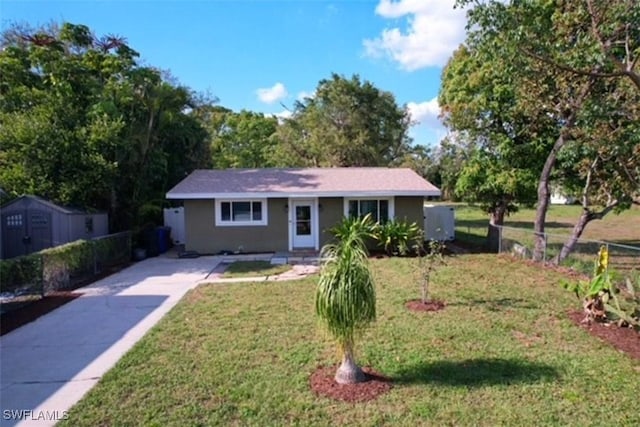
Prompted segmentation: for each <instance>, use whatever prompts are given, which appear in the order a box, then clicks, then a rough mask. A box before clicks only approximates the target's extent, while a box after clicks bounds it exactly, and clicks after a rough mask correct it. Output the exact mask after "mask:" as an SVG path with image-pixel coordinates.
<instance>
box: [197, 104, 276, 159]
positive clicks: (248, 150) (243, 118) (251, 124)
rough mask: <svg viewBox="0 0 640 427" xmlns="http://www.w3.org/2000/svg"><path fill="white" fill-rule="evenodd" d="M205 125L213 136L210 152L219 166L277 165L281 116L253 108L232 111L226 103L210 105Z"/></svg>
mask: <svg viewBox="0 0 640 427" xmlns="http://www.w3.org/2000/svg"><path fill="white" fill-rule="evenodd" d="M209 113H210V114H209V115H208V117H207V119H206V121H205V122H204V125H205V127H206V128H207V130H208V131H209V135H210V138H211V156H212V163H213V167H216V168H264V167H272V166H274V165H275V155H274V151H275V150H276V148H277V145H278V140H277V139H276V138H275V132H276V130H277V128H278V119H277V118H275V117H269V116H265V115H264V114H262V113H254V112H251V111H246V110H243V111H240V112H239V113H236V112H233V111H231V110H229V109H227V108H224V107H213V108H211V109H210V112H209Z"/></svg>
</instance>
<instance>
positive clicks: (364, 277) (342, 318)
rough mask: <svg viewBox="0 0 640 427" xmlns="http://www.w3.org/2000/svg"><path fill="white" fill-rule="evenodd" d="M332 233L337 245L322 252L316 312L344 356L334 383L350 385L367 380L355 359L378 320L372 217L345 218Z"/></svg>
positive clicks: (329, 246) (330, 246)
mask: <svg viewBox="0 0 640 427" xmlns="http://www.w3.org/2000/svg"><path fill="white" fill-rule="evenodd" d="M331 233H332V234H333V235H334V236H335V237H336V239H337V242H336V243H332V244H328V245H325V246H324V247H323V248H322V251H321V259H322V260H323V262H322V268H321V270H320V279H319V280H318V287H317V289H316V300H315V308H316V314H317V315H318V317H319V318H320V319H321V321H322V322H323V323H324V325H325V326H326V327H327V330H328V331H329V333H330V334H331V335H332V336H333V337H334V338H335V339H336V341H337V342H338V345H339V347H340V351H341V353H342V364H341V365H340V367H339V368H338V371H337V372H336V376H335V380H336V382H338V383H339V384H351V383H357V382H362V381H364V380H365V374H364V372H362V369H360V367H359V366H358V365H357V364H356V362H355V359H354V346H355V340H356V338H357V333H358V332H359V331H361V330H362V329H363V328H364V327H366V326H367V325H368V324H369V323H371V322H373V321H374V320H375V318H376V294H375V289H374V283H373V276H372V273H371V271H370V270H369V264H368V258H367V256H368V254H367V249H366V246H365V239H367V238H369V237H372V221H371V217H370V216H369V215H367V216H365V217H364V218H345V219H344V220H343V221H342V222H341V223H340V224H338V225H337V226H336V227H334V228H333V229H331Z"/></svg>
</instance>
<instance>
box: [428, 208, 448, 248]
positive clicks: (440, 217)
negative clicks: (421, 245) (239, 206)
mask: <svg viewBox="0 0 640 427" xmlns="http://www.w3.org/2000/svg"><path fill="white" fill-rule="evenodd" d="M455 230H456V223H455V215H454V211H453V208H452V207H449V206H434V205H425V207H424V238H425V240H440V241H443V240H453V239H454V238H455V233H456V231H455Z"/></svg>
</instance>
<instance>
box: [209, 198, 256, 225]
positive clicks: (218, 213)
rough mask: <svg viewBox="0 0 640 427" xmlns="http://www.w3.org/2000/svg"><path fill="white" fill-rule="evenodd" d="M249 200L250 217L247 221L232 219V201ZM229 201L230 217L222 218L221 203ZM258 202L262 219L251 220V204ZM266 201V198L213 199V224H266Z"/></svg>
mask: <svg viewBox="0 0 640 427" xmlns="http://www.w3.org/2000/svg"><path fill="white" fill-rule="evenodd" d="M247 202H249V206H250V211H249V216H250V217H251V219H250V220H248V221H246V220H245V221H234V220H233V203H247ZM223 203H230V204H231V206H230V208H231V210H230V212H231V218H230V219H229V220H223V219H222V204H223ZM254 203H260V210H261V214H262V219H261V220H259V221H256V220H253V204H254ZM267 207H268V203H267V199H216V200H215V225H216V227H255V226H265V225H268V215H267V213H268V209H267Z"/></svg>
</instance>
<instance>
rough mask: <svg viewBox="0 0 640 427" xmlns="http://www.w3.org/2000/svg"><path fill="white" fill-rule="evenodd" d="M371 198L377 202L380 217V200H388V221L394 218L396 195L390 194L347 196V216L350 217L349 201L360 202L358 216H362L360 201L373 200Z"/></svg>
mask: <svg viewBox="0 0 640 427" xmlns="http://www.w3.org/2000/svg"><path fill="white" fill-rule="evenodd" d="M371 200H375V201H376V202H377V203H376V205H377V209H378V218H380V201H381V200H384V201H386V202H387V204H388V212H387V213H388V218H387V221H390V220H392V219H394V218H395V204H394V201H395V197H393V196H389V197H380V196H369V197H345V198H344V216H345V217H346V218H348V217H349V203H350V202H358V216H361V215H362V213H361V212H360V210H361V206H360V202H361V201H371Z"/></svg>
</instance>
